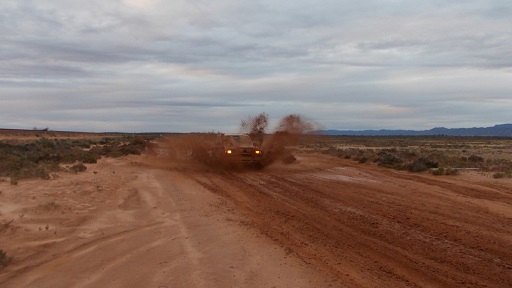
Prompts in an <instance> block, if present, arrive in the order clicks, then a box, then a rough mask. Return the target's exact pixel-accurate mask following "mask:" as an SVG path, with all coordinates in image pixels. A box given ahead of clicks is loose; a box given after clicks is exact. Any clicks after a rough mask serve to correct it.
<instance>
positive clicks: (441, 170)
mask: <svg viewBox="0 0 512 288" xmlns="http://www.w3.org/2000/svg"><path fill="white" fill-rule="evenodd" d="M431 173H432V174H433V175H436V176H440V175H449V176H450V175H458V174H459V169H453V168H446V169H445V168H442V167H441V168H438V169H433V170H432V172H431Z"/></svg>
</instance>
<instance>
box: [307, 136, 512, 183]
mask: <svg viewBox="0 0 512 288" xmlns="http://www.w3.org/2000/svg"><path fill="white" fill-rule="evenodd" d="M299 149H302V150H306V151H308V150H309V151H315V152H320V153H324V154H329V155H334V156H337V157H340V158H344V159H352V160H354V161H358V162H359V163H362V164H363V163H374V164H376V165H379V166H382V167H387V168H392V169H397V170H407V171H410V172H424V171H429V172H430V173H432V174H434V175H456V174H458V173H459V171H461V170H464V169H467V170H478V171H483V172H489V173H491V175H492V176H493V177H494V178H511V177H512V138H497V137H446V136H422V137H420V136H408V137H398V136H386V137H385V136H382V137H377V136H366V137H361V136H309V137H305V138H304V139H303V140H302V142H301V145H300V146H299Z"/></svg>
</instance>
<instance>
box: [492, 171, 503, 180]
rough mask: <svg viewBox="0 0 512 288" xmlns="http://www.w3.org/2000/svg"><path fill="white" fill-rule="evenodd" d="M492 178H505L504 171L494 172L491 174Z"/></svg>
mask: <svg viewBox="0 0 512 288" xmlns="http://www.w3.org/2000/svg"><path fill="white" fill-rule="evenodd" d="M492 178H495V179H500V178H505V173H503V172H497V173H494V174H493V175H492Z"/></svg>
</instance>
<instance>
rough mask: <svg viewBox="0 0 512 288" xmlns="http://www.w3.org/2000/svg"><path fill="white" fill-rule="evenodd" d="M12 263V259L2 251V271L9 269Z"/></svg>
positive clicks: (0, 252)
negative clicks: (8, 266)
mask: <svg viewBox="0 0 512 288" xmlns="http://www.w3.org/2000/svg"><path fill="white" fill-rule="evenodd" d="M11 261H12V257H8V256H7V253H6V252H5V251H4V250H2V249H0V270H2V269H3V268H5V267H7V265H9V264H10V263H11Z"/></svg>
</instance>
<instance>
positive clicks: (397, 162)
mask: <svg viewBox="0 0 512 288" xmlns="http://www.w3.org/2000/svg"><path fill="white" fill-rule="evenodd" d="M380 155H381V156H380V157H379V158H377V160H376V162H377V164H378V165H379V166H382V167H387V168H394V169H403V165H402V163H403V162H404V161H403V160H402V159H400V158H398V157H396V156H395V155H392V154H387V153H384V154H380Z"/></svg>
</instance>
